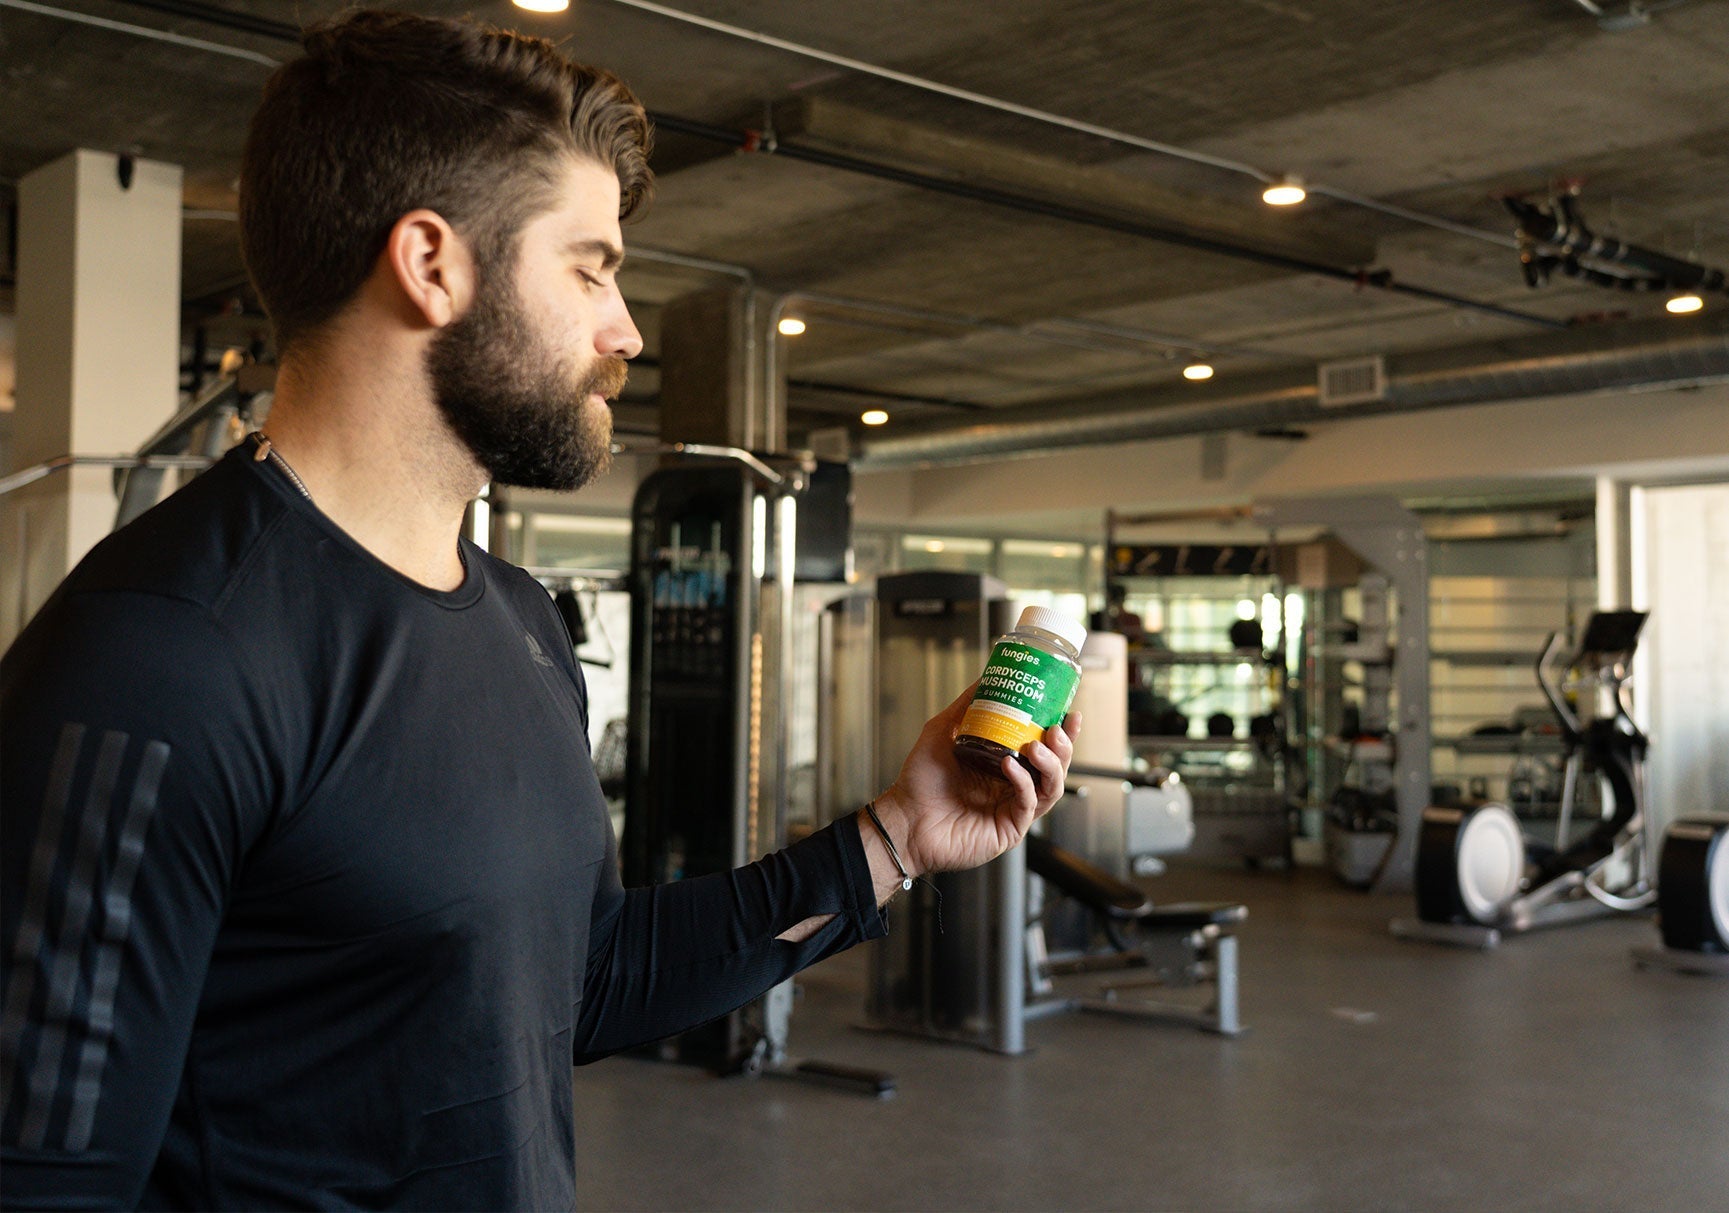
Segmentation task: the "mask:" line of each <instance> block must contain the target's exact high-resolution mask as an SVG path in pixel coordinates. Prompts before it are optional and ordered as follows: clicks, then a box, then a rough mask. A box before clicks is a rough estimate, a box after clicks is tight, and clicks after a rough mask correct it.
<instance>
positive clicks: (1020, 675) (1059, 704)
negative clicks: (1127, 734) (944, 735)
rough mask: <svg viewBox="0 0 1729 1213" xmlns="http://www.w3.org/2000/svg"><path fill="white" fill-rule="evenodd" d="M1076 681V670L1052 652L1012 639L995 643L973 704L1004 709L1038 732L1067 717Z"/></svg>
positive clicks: (1077, 671)
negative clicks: (987, 704)
mask: <svg viewBox="0 0 1729 1213" xmlns="http://www.w3.org/2000/svg"><path fill="white" fill-rule="evenodd" d="M1080 681H1081V674H1080V671H1079V670H1077V669H1075V667H1074V666H1072V665H1070V664H1069V663H1068V662H1066V661H1064V660H1063V659H1062V658H1061V657H1058V656H1057V655H1056V654H1055V653H1047V652H1045V651H1044V650H1043V649H1038V648H1034V647H1033V646H1032V645H1030V644H1022V643H1020V642H1019V641H1015V640H999V641H998V642H997V644H996V646H995V647H994V648H992V649H991V657H990V660H989V661H988V662H987V663H986V664H985V672H984V673H983V674H982V675H980V676H979V689H978V691H977V692H976V693H975V694H974V695H973V702H974V703H975V704H981V703H992V704H999V705H1001V706H1002V707H1005V708H1008V709H1010V713H1011V714H1012V715H1014V716H1016V717H1019V718H1021V719H1024V720H1026V721H1028V722H1030V723H1032V724H1035V725H1037V726H1038V728H1039V731H1040V732H1041V733H1042V732H1043V731H1044V730H1045V729H1048V728H1050V727H1051V726H1052V725H1053V724H1057V723H1059V722H1060V721H1061V720H1062V718H1063V717H1064V716H1066V715H1068V711H1069V705H1070V704H1071V703H1073V702H1074V698H1075V688H1076V687H1077V686H1079V685H1080ZM963 727H964V726H963Z"/></svg>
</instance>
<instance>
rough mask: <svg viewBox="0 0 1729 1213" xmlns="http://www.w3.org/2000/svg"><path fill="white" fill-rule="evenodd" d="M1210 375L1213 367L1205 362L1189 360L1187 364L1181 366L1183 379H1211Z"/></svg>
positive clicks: (1211, 375)
mask: <svg viewBox="0 0 1729 1213" xmlns="http://www.w3.org/2000/svg"><path fill="white" fill-rule="evenodd" d="M1212 377H1213V368H1212V366H1211V365H1210V364H1208V363H1205V362H1191V363H1189V365H1188V366H1185V367H1184V368H1183V378H1184V379H1193V380H1196V381H1197V382H1198V381H1200V380H1202V379H1211V378H1212Z"/></svg>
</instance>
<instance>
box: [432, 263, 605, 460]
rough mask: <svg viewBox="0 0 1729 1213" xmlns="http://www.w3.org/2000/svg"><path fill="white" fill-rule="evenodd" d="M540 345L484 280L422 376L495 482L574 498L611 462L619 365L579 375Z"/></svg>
mask: <svg viewBox="0 0 1729 1213" xmlns="http://www.w3.org/2000/svg"><path fill="white" fill-rule="evenodd" d="M573 363H574V359H572V358H569V357H561V356H560V355H559V354H558V353H557V352H556V351H554V350H553V349H552V348H551V347H550V346H549V345H548V344H547V342H546V340H545V338H544V337H542V335H541V333H540V331H539V329H537V328H536V327H535V325H534V324H533V323H532V322H531V321H530V319H529V317H528V316H527V315H526V313H525V312H524V311H523V309H522V306H521V303H520V301H519V300H518V299H517V298H516V297H515V294H514V292H513V291H511V290H510V289H509V288H507V287H502V286H498V285H494V284H492V283H489V282H487V281H485V280H484V279H483V280H482V281H481V282H480V283H479V284H478V288H477V291H476V294H475V298H474V302H473V304H472V305H471V306H470V307H469V310H468V313H467V315H465V316H462V317H460V318H459V319H457V320H455V321H452V322H451V323H450V324H449V325H448V326H447V327H446V328H445V329H444V331H443V332H441V333H439V334H438V336H437V337H436V338H434V340H433V342H432V346H431V349H430V350H429V351H428V353H427V358H426V369H427V374H428V376H429V377H430V379H431V381H432V395H433V399H434V400H435V401H436V402H437V404H438V408H439V411H440V412H441V413H443V414H444V419H445V420H446V421H447V422H448V423H449V424H450V428H451V429H452V430H454V431H455V432H456V436H457V437H458V438H460V439H461V440H462V442H463V444H464V445H465V446H467V447H468V449H469V451H470V453H471V454H473V456H474V459H475V461H476V462H477V463H479V464H480V466H481V467H482V468H484V469H485V470H486V473H487V475H488V476H490V477H491V478H492V479H493V480H496V481H499V482H501V483H504V484H514V485H519V486H521V487H523V488H532V489H559V490H569V489H578V488H581V487H582V486H583V485H585V484H587V483H588V482H589V481H591V480H593V479H594V478H595V477H596V476H598V475H599V474H600V473H601V472H603V471H605V470H606V469H607V467H608V465H609V464H610V463H611V461H612V410H611V409H608V408H605V407H596V406H595V405H594V404H593V403H592V401H591V400H590V396H591V395H599V396H601V397H602V398H604V399H608V400H610V399H612V398H613V397H615V396H617V395H618V393H619V392H620V391H621V390H622V389H623V388H624V381H625V375H626V372H627V369H628V368H627V367H626V365H625V361H624V359H622V358H611V357H600V358H596V359H595V360H594V361H593V362H592V363H591V364H590V365H589V366H588V367H587V368H586V369H585V370H581V371H580V373H579V368H578V367H577V366H575V365H573Z"/></svg>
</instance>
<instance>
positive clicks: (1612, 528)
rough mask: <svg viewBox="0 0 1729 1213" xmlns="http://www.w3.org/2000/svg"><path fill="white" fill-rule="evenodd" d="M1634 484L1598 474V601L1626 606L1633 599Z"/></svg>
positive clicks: (1614, 607)
mask: <svg viewBox="0 0 1729 1213" xmlns="http://www.w3.org/2000/svg"><path fill="white" fill-rule="evenodd" d="M1630 492H1631V489H1630V486H1629V485H1628V484H1627V483H1626V482H1625V481H1622V480H1616V479H1614V478H1613V477H1611V476H1599V477H1597V605H1598V607H1600V608H1601V609H1603V610H1605V611H1614V610H1622V609H1625V608H1626V607H1627V605H1628V604H1629V603H1630V602H1631V601H1632V597H1631V596H1632V592H1633V572H1632V569H1633V544H1632V536H1631V534H1630V528H1631V526H1632V519H1631V513H1630V510H1631V505H1630V500H1631V499H1630V496H1629V494H1630Z"/></svg>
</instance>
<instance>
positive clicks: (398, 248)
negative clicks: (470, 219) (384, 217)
mask: <svg viewBox="0 0 1729 1213" xmlns="http://www.w3.org/2000/svg"><path fill="white" fill-rule="evenodd" d="M384 262H385V265H386V267H387V268H388V269H389V271H390V275H391V277H392V278H394V279H395V280H396V285H397V288H398V289H399V290H400V291H401V292H402V296H403V301H404V303H405V305H406V309H407V310H408V312H409V313H410V314H411V315H412V316H413V317H415V318H416V319H418V320H419V321H420V322H422V323H424V324H426V325H427V326H428V327H430V328H443V327H444V326H445V325H447V324H449V323H450V322H451V321H452V320H454V319H456V318H457V317H458V316H460V315H462V314H463V313H464V312H465V311H467V310H468V305H469V303H470V302H471V301H472V299H473V298H474V257H473V255H472V254H471V253H470V251H469V248H468V242H467V241H465V240H464V239H463V238H462V237H461V236H459V235H457V233H456V229H455V228H453V227H451V226H450V224H449V223H448V222H446V221H445V218H444V216H443V215H440V214H439V213H438V212H437V211H430V210H425V209H421V210H415V211H409V212H408V213H407V214H406V215H404V216H402V218H400V219H398V220H397V221H396V224H395V226H393V227H392V228H391V229H390V236H389V237H388V238H387V239H386V241H385V244H384Z"/></svg>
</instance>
